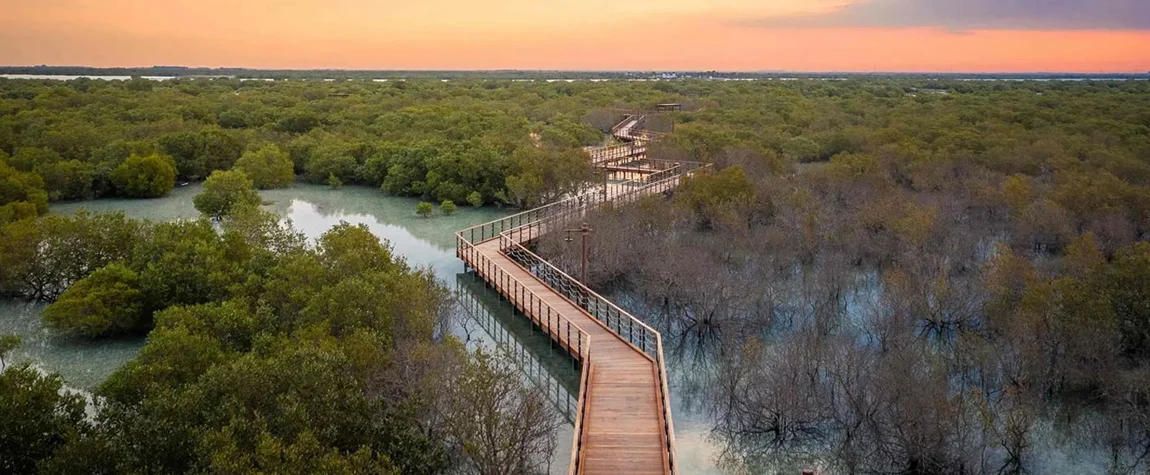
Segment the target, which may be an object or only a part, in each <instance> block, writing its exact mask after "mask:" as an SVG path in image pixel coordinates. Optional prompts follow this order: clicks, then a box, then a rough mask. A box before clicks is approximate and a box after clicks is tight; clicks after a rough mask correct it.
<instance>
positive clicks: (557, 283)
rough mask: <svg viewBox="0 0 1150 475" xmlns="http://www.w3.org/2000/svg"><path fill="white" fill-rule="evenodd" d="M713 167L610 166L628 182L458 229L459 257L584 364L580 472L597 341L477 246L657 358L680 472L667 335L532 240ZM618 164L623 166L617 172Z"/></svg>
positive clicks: (669, 443)
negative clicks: (491, 246)
mask: <svg viewBox="0 0 1150 475" xmlns="http://www.w3.org/2000/svg"><path fill="white" fill-rule="evenodd" d="M632 122H635V123H637V122H638V120H636V119H635V118H634V117H633V116H632V117H628V118H627V119H626V120H624V121H623V122H622V123H620V124H619V125H617V126H616V129H613V132H616V133H618V132H620V131H623V132H624V133H625V134H626V137H628V138H630V137H632V135H631V132H630V130H629V129H628V130H625V131H624V130H623V129H626V128H627V125H628V124H631V123H632ZM631 127H634V124H631ZM644 132H645V131H644ZM644 132H641V133H644ZM645 136H650V137H657V135H654V134H646V135H645ZM630 145H635V144H630ZM632 150H633V149H632ZM600 163H604V162H600ZM709 166H710V165H707V164H702V163H695V162H673V161H664V160H646V159H644V160H641V161H640V163H638V164H636V165H633V166H632V165H627V166H626V167H605V168H604V169H605V171H606V172H607V173H611V174H613V175H615V176H617V177H619V176H621V177H622V178H623V179H624V180H623V182H622V183H618V184H613V185H608V184H604V185H603V186H602V187H601V188H600V189H599V190H594V191H590V192H586V193H583V194H580V195H577V196H574V197H570V198H567V199H564V200H561V201H558V202H555V203H551V204H548V205H545V206H541V207H538V208H535V209H531V210H528V211H524V212H522V213H518V214H515V215H511V216H507V217H505V218H501V219H498V220H495V221H491V222H489V223H484V224H480V225H477V226H473V227H470V228H467V229H464V230H462V231H459V232H457V233H456V254H457V255H458V256H459V257H460V258H461V259H463V260H464V262H466V263H467V264H468V265H469V266H471V267H472V268H474V269H475V270H476V271H477V272H479V273H481V274H482V275H483V276H484V278H485V280H486V281H487V282H488V283H489V284H491V285H492V286H493V287H494V288H495V289H496V291H498V292H499V293H500V294H501V295H503V296H505V297H507V298H508V300H510V301H511V302H512V303H513V304H514V305H515V307H516V309H518V310H520V311H521V312H523V313H524V314H525V315H527V316H528V318H531V319H532V320H533V321H535V322H536V323H537V324H538V325H539V327H540V328H541V329H544V331H547V332H548V334H549V335H550V336H551V337H552V338H553V339H555V340H556V341H557V342H559V343H560V344H561V345H563V346H564V347H565V348H566V349H567V350H568V351H569V352H571V353H572V355H573V356H574V357H576V359H577V360H578V361H579V362H580V363H582V372H581V374H580V390H579V399H578V407H577V409H576V417H575V437H574V440H573V441H572V460H571V466H570V471H571V473H572V474H575V473H579V471H580V468H581V466H580V461H581V455H582V453H583V452H582V450H583V445H584V440H583V439H584V430H583V429H584V428H585V425H586V424H585V421H584V417H585V415H586V404H587V397H586V394H585V393H586V389H587V388H588V387H589V384H590V381H591V378H593V377H594V375H593V363H592V361H591V360H590V354H591V353H590V351H591V338H590V336H589V335H588V334H587V333H585V332H583V331H582V330H580V329H579V328H578V327H577V326H576V325H574V324H573V323H571V322H570V321H569V320H567V319H566V318H564V317H563V316H562V315H560V314H559V312H557V311H555V310H554V308H552V307H551V306H550V305H548V304H547V303H546V302H544V301H543V300H542V299H540V298H539V297H538V296H536V295H535V294H534V293H533V292H532V291H530V290H529V289H527V288H526V287H525V286H523V285H521V284H520V283H519V282H518V281H517V280H515V279H514V278H512V277H511V276H510V275H508V274H507V273H506V272H504V271H503V270H502V269H500V268H499V266H497V265H495V264H494V263H493V262H491V260H490V259H488V258H487V257H486V256H485V255H484V254H483V253H482V252H480V251H479V250H478V249H477V248H476V247H475V246H476V245H478V244H481V243H486V242H488V241H491V240H495V239H498V240H499V243H498V248H499V251H500V253H501V254H502V255H503V256H505V257H507V258H508V259H510V260H511V261H513V262H514V263H515V264H517V265H518V266H519V267H520V268H522V269H524V270H526V271H527V272H528V273H529V274H531V275H532V276H533V277H535V278H536V279H538V280H539V281H540V282H542V283H544V284H545V285H547V286H548V287H549V288H550V289H551V290H552V291H554V292H555V293H556V294H558V295H560V296H562V297H563V298H565V299H567V300H568V301H570V302H571V303H572V304H574V305H575V306H576V307H578V308H580V309H582V310H583V311H584V312H586V313H587V314H588V315H590V316H592V317H593V318H595V319H596V320H598V321H599V322H601V323H603V325H604V326H606V327H607V328H608V329H610V330H611V332H613V333H614V334H615V335H617V336H618V337H619V338H620V339H622V340H623V341H626V342H627V343H629V344H631V345H632V346H634V347H635V348H636V349H638V350H639V351H640V352H642V353H644V354H646V355H647V356H649V357H651V358H652V359H653V360H654V361H655V363H656V367H657V372H658V385H659V387H658V391H659V397H660V400H661V405H662V413H661V418H662V420H661V421H660V422H661V425H662V426H663V433H664V440H665V442H666V447H665V450H666V454H667V459H668V463H669V470H670V472H671V473H676V472H677V467H676V463H675V434H674V433H675V431H674V422H673V420H672V417H671V405H670V395H669V392H668V390H667V370H666V363H665V361H664V359H663V340H662V336H661V335H660V334H659V332H657V331H655V330H654V329H653V328H651V327H650V326H648V325H647V324H645V323H643V321H641V320H639V319H637V318H635V317H634V316H633V315H631V314H630V313H628V312H627V311H626V310H623V309H622V308H620V307H619V306H617V305H615V304H614V303H612V302H611V301H610V300H607V299H606V298H604V297H602V296H601V295H599V294H598V293H596V292H595V291H593V290H591V289H590V288H588V287H587V286H586V285H585V284H584V283H582V282H579V281H578V280H576V279H575V278H573V277H571V276H570V275H568V274H566V273H565V272H563V271H562V270H560V269H559V268H557V267H555V266H554V265H552V264H551V263H550V262H548V261H547V260H546V259H543V258H542V257H540V256H538V255H536V254H535V253H534V252H532V251H531V250H530V249H528V248H527V246H526V245H525V243H528V242H530V241H532V240H534V239H537V238H539V237H540V236H543V235H544V234H547V233H548V232H553V231H557V230H561V229H563V228H564V227H565V226H567V225H569V224H570V223H572V222H574V221H577V220H585V219H586V216H587V213H589V212H592V211H595V210H598V209H601V208H604V207H607V206H616V205H619V204H627V203H632V202H635V201H638V200H640V199H643V198H644V197H647V196H654V195H660V194H664V193H667V192H669V191H670V190H672V189H674V188H675V187H677V186H678V185H679V183H680V182H681V180H682V179H683V178H684V177H686V176H689V175H691V174H694V173H697V172H699V171H701V170H703V169H706V168H707V167H709ZM612 169H614V170H616V171H611V170H612ZM609 176H610V175H609ZM573 338H574V339H573Z"/></svg>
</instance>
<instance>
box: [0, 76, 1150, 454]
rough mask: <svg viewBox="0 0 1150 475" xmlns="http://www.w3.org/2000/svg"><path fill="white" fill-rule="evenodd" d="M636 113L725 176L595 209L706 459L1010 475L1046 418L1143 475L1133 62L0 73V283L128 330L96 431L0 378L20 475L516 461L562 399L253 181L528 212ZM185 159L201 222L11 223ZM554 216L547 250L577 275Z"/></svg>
mask: <svg viewBox="0 0 1150 475" xmlns="http://www.w3.org/2000/svg"><path fill="white" fill-rule="evenodd" d="M660 102H679V103H683V104H684V105H685V106H686V109H687V112H684V113H678V114H674V115H673V118H674V119H675V120H676V122H677V124H676V127H675V133H674V134H672V135H671V137H670V138H669V139H667V140H665V141H663V142H662V143H660V144H658V145H656V146H654V147H653V150H652V153H653V154H655V155H657V156H658V157H659V158H664V159H672V160H675V159H680V160H699V161H706V162H711V163H714V164H715V165H716V169H715V171H714V172H712V173H709V174H706V175H703V176H699V177H695V178H692V179H690V180H688V181H687V182H686V183H684V184H683V186H682V187H681V188H680V189H679V190H678V191H677V192H676V193H675V195H674V197H673V198H672V199H669V200H662V199H657V198H654V199H651V200H649V201H647V202H644V203H641V204H639V205H637V206H634V207H628V208H621V209H617V210H613V211H611V212H607V213H602V214H600V215H598V216H593V217H591V218H592V219H593V222H592V223H591V224H592V225H593V228H594V229H595V235H594V237H593V240H592V242H593V243H594V244H593V246H592V249H593V255H592V256H591V261H592V263H593V265H592V266H591V278H592V281H593V282H592V283H593V284H594V285H595V286H597V287H600V288H602V289H604V290H605V291H629V292H620V294H624V293H625V294H627V295H631V296H633V297H635V298H632V299H624V301H625V303H626V304H627V305H628V306H631V307H632V309H633V310H636V311H635V312H634V313H636V314H639V315H651V316H652V317H653V319H655V320H658V323H659V324H660V326H661V328H662V330H663V331H665V336H666V339H667V341H668V342H678V343H679V344H680V345H681V344H683V343H691V344H692V346H690V347H687V349H683V350H682V351H681V353H682V354H688V355H696V356H699V358H698V359H697V360H689V359H687V358H682V359H679V360H676V359H675V356H672V357H671V360H670V361H669V365H672V366H674V365H686V364H687V363H689V362H691V361H694V362H696V363H698V364H699V365H700V366H701V367H702V368H701V369H700V370H699V371H698V374H699V375H700V376H699V378H700V380H699V381H694V382H691V383H690V384H686V385H684V386H687V387H695V388H697V390H698V391H700V392H702V395H700V397H697V398H693V399H692V400H697V401H700V402H701V404H703V405H704V406H705V408H706V409H707V410H709V411H711V412H710V413H711V414H712V415H713V416H714V421H715V426H714V432H715V435H716V436H717V437H716V438H717V440H719V441H721V442H722V443H723V449H724V450H723V452H722V456H723V461H724V463H726V464H729V466H731V467H732V468H734V469H736V470H744V471H748V472H751V473H759V472H763V471H766V470H769V468H770V467H769V466H770V465H772V464H785V463H786V461H789V460H795V459H799V460H803V461H809V460H816V461H818V464H820V465H823V466H826V467H827V468H829V469H832V470H838V471H842V472H847V473H906V474H927V473H955V474H957V473H963V474H969V473H976V474H977V473H999V472H1002V473H1023V472H1027V471H1030V470H1031V469H1032V468H1033V467H1035V466H1037V465H1039V464H1040V463H1041V462H1042V460H1043V458H1044V457H1045V456H1046V455H1047V452H1046V451H1048V450H1050V449H1049V447H1050V445H1051V444H1052V442H1049V437H1048V436H1044V435H1043V434H1046V433H1048V432H1051V430H1050V428H1051V427H1053V428H1055V429H1056V432H1060V433H1070V432H1074V433H1077V434H1079V436H1080V437H1083V438H1085V440H1087V442H1086V443H1087V444H1089V445H1090V447H1093V448H1094V449H1096V451H1100V452H1102V453H1104V454H1105V457H1104V459H1105V463H1106V464H1108V465H1109V466H1110V468H1111V469H1112V470H1114V471H1116V472H1120V473H1129V472H1139V471H1145V470H1146V469H1147V464H1148V457H1147V456H1146V454H1147V453H1150V402H1148V401H1150V310H1148V309H1150V287H1147V286H1148V285H1150V243H1148V242H1147V241H1150V84H1147V83H1146V82H1138V81H1130V82H1110V83H1057V82H1051V83H1038V82H1034V83H990V82H988V83H979V82H962V81H945V80H928V79H899V80H895V79H886V80H870V79H860V80H853V81H788V82H782V81H780V82H768V81H761V82H737V83H736V82H730V83H724V82H709V81H675V82H657V83H646V82H609V83H589V82H588V83H546V82H511V81H495V80H492V81H480V80H460V81H451V82H448V83H441V82H439V81H418V80H411V81H404V82H388V83H375V82H365V81H332V82H324V81H292V82H274V83H264V82H254V81H248V82H241V81H238V80H229V79H218V80H177V81H167V82H162V83H157V82H148V81H142V80H132V81H126V82H101V81H88V80H77V81H70V82H66V83H60V82H50V81H10V80H0V154H2V155H3V156H2V157H0V158H3V162H4V163H3V164H0V222H3V223H6V224H3V225H2V226H0V293H3V294H4V295H5V296H10V297H22V298H29V299H41V300H47V301H54V303H52V304H51V305H50V306H49V307H48V309H47V310H46V311H45V319H46V321H47V322H49V323H50V324H51V325H52V326H54V327H56V328H59V329H61V330H62V331H64V332H69V333H73V334H76V335H79V336H82V337H89V338H90V337H106V336H114V335H125V334H128V335H132V334H135V335H139V334H145V333H147V334H148V335H149V336H148V338H149V340H148V345H147V347H146V348H145V349H144V350H143V351H142V353H141V354H140V356H139V357H138V358H137V359H136V360H135V361H133V362H132V363H130V364H128V365H127V366H125V367H124V368H122V369H121V370H120V371H119V372H118V373H117V374H116V375H115V376H114V377H112V378H111V379H110V380H109V381H107V382H106V383H105V384H104V385H103V386H102V387H101V388H100V389H99V390H98V391H97V396H99V399H98V404H97V407H96V408H95V414H96V416H95V418H94V419H92V420H88V419H85V418H80V417H74V415H75V414H76V412H75V407H76V404H77V402H76V401H75V400H74V399H72V398H70V397H68V396H67V393H66V392H65V393H61V392H60V391H59V390H58V389H59V381H58V379H54V378H53V377H52V376H50V375H40V374H38V373H36V372H35V371H34V370H31V369H30V368H28V367H26V366H15V367H12V368H9V369H8V370H7V371H5V372H4V373H3V374H0V402H4V401H9V400H11V401H20V404H22V405H20V406H18V407H20V408H22V409H21V410H22V411H24V412H26V413H28V414H30V416H27V417H30V419H29V420H34V421H36V422H35V424H38V425H34V424H32V423H29V424H28V425H25V426H21V427H33V428H35V429H36V430H35V432H34V434H35V435H36V436H35V437H29V438H24V439H20V440H21V443H22V444H26V445H24V446H21V447H26V449H24V450H22V451H20V453H22V454H30V455H29V456H27V457H25V458H21V459H12V460H17V461H18V463H20V464H21V465H19V466H18V467H17V466H12V467H15V468H13V471H28V470H32V469H39V470H42V471H45V472H49V473H51V472H62V473H70V472H76V471H85V472H164V473H169V472H254V471H264V472H279V471H301V472H325V473H326V472H340V471H348V472H352V471H355V472H401V473H429V472H441V471H448V470H452V469H460V470H465V471H467V472H470V473H511V472H523V471H533V470H535V469H538V468H539V466H538V465H537V464H538V463H539V462H540V461H539V459H538V458H537V457H536V456H535V454H536V453H538V451H540V450H543V451H546V450H545V449H546V447H540V446H538V445H536V444H538V443H539V440H540V439H539V437H538V436H540V435H543V436H544V437H543V439H542V440H543V441H546V440H547V438H546V437H545V436H546V434H547V433H549V432H547V431H546V430H544V431H543V432H537V431H538V430H539V428H540V427H542V428H543V429H549V426H547V424H548V423H549V422H548V421H551V423H553V419H548V417H547V411H546V410H544V409H545V406H541V405H540V404H543V403H541V402H540V401H539V399H538V398H537V397H533V395H532V394H531V392H530V390H527V389H524V388H522V387H521V386H520V385H519V384H518V380H517V379H515V378H516V376H515V374H514V372H513V371H509V370H508V368H506V367H503V366H500V363H499V361H500V359H499V358H489V357H487V356H484V355H480V356H477V357H468V356H467V355H466V352H463V351H462V350H461V349H459V348H458V347H457V345H455V344H454V343H453V342H451V340H450V338H446V337H445V336H444V335H443V334H442V325H443V313H444V312H443V309H444V305H445V295H444V294H443V291H442V289H441V288H439V287H438V285H437V284H436V283H435V282H434V281H433V279H432V278H431V277H430V276H429V275H427V273H425V272H421V271H416V270H412V269H409V268H407V266H406V265H404V264H403V263H402V262H401V260H399V259H396V258H395V257H394V256H392V255H391V253H390V250H389V249H388V248H387V246H386V245H385V244H382V243H380V242H379V241H378V240H377V239H376V238H374V236H371V235H370V234H369V233H368V232H367V231H366V230H365V229H363V228H357V227H351V226H341V227H337V228H336V229H333V230H332V231H331V232H329V233H328V234H326V235H325V236H324V237H323V238H322V239H320V240H319V242H317V243H315V245H307V244H306V243H304V242H303V241H302V239H300V238H299V236H297V235H295V234H294V233H292V232H290V230H281V229H279V228H278V227H277V226H276V223H275V220H274V219H272V218H270V217H268V216H265V215H262V214H260V213H259V212H257V211H255V210H254V207H253V206H252V205H253V204H255V202H256V200H257V199H258V196H257V195H255V194H254V191H253V189H252V188H253V187H278V186H285V185H286V184H288V183H290V180H289V178H288V175H289V173H287V172H288V170H287V169H288V162H289V161H290V164H291V165H290V167H291V173H290V174H291V175H295V176H297V177H300V179H303V180H307V181H310V182H316V183H329V184H332V185H333V186H337V185H339V184H344V183H346V184H352V185H354V184H362V185H369V186H373V187H379V188H381V189H382V190H384V191H386V192H390V193H396V194H404V195H413V196H419V197H422V198H423V199H425V200H426V201H424V202H423V203H421V205H420V207H419V208H418V209H417V212H419V213H420V214H424V215H430V214H432V213H434V212H435V204H434V203H440V206H439V209H440V212H442V213H450V212H451V210H453V209H454V206H455V205H456V204H462V203H470V204H473V205H482V204H484V203H501V204H508V205H512V206H530V205H532V204H535V203H538V202H541V201H547V200H552V199H555V198H558V197H560V196H563V195H564V194H565V193H568V192H571V191H574V190H578V189H580V187H582V186H584V185H585V182H586V181H587V180H588V178H589V177H590V176H591V175H589V173H590V170H589V167H588V166H587V165H586V157H585V155H584V154H582V153H581V152H580V151H579V147H580V146H582V145H586V144H591V143H597V142H599V141H601V140H602V132H603V131H604V130H607V129H608V128H609V127H610V126H611V125H613V124H614V123H615V122H616V121H617V119H618V115H617V113H615V112H612V111H611V110H610V108H611V107H614V106H619V105H624V106H634V107H642V106H650V105H651V104H655V103H660ZM229 170H230V171H229ZM206 177H212V178H208V179H209V182H210V183H209V184H205V192H204V194H202V195H201V196H200V197H198V198H197V202H196V204H197V208H199V209H200V210H201V211H202V212H204V213H205V214H206V215H207V216H210V217H213V218H220V221H219V222H220V223H222V225H221V226H222V228H216V227H213V224H212V223H211V222H209V221H207V220H201V221H189V222H180V223H147V222H140V221H134V220H129V219H126V218H124V217H123V216H119V215H86V214H79V215H76V216H73V217H62V216H53V215H48V216H43V217H40V218H35V216H37V215H41V214H43V213H45V212H46V211H47V207H48V202H49V201H51V200H59V199H82V198H91V197H98V196H105V195H110V194H120V195H126V196H139V197H146V196H157V195H161V194H163V193H164V192H166V191H167V190H168V189H170V188H171V186H172V184H171V183H172V182H174V181H176V180H194V179H203V178H206ZM209 185H210V186H209ZM562 238H563V237H562V236H559V235H556V236H551V237H550V238H549V239H547V240H544V242H542V243H540V247H541V252H544V253H546V254H549V255H551V256H555V257H556V259H557V260H558V261H559V262H566V263H568V264H571V267H572V268H573V267H575V266H577V265H578V264H577V263H578V262H579V259H578V256H577V255H576V254H575V252H578V249H577V246H568V245H566V244H565V243H564V242H563V239H562ZM347 295H355V296H357V298H355V299H349V298H346V296H347ZM669 346H670V345H669ZM0 353H2V352H0ZM512 380H514V381H515V383H514V384H513V383H512V382H511V381H512ZM49 394H57V395H58V396H59V397H57V398H52V397H48V395H49ZM28 395H32V396H28ZM3 398H10V399H3ZM29 401H35V402H29ZM468 403H471V404H468ZM80 407H81V408H82V407H83V406H82V405H81V406H80ZM485 407H486V408H500V409H499V410H498V411H496V412H498V414H496V413H493V412H483V408H485ZM25 408H26V409H25ZM35 414H39V416H36V415H35ZM482 417H494V418H497V419H498V420H500V421H507V424H497V426H498V427H501V428H503V429H505V432H500V434H498V436H492V437H487V435H488V434H483V435H482V436H479V435H478V429H477V427H476V426H475V425H473V424H469V423H468V422H469V421H474V420H477V419H481V418H482ZM5 427H12V426H5ZM0 430H8V429H6V428H0ZM21 434H22V433H21ZM5 435H6V434H5ZM25 435H27V434H25ZM529 438H530V439H531V440H527V439H529ZM0 445H2V444H0ZM544 446H546V444H544ZM8 468H9V467H0V469H8Z"/></svg>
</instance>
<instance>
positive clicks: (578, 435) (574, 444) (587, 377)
mask: <svg viewBox="0 0 1150 475" xmlns="http://www.w3.org/2000/svg"><path fill="white" fill-rule="evenodd" d="M591 366H592V363H591V362H590V361H588V362H586V363H584V364H583V368H582V370H581V371H580V374H579V399H578V402H577V403H576V407H575V430H574V432H572V434H573V435H572V437H571V462H570V463H569V464H567V467H568V468H567V473H568V474H571V475H574V474H577V473H579V470H580V469H581V468H582V467H583V434H584V431H583V428H584V426H585V425H586V423H585V422H584V418H585V417H586V416H587V407H586V406H587V405H588V404H590V398H588V397H587V388H589V387H591Z"/></svg>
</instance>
